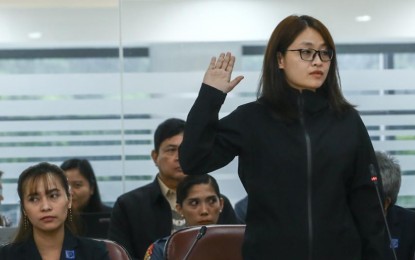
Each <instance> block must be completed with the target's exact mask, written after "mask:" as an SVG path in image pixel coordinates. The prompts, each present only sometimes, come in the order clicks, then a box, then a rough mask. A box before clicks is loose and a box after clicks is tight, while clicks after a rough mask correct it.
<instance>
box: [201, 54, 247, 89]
mask: <svg viewBox="0 0 415 260" xmlns="http://www.w3.org/2000/svg"><path fill="white" fill-rule="evenodd" d="M234 64H235V56H232V55H231V53H230V52H228V53H226V55H225V53H221V54H220V55H219V57H218V59H216V57H213V58H212V59H211V60H210V64H209V68H208V69H207V71H206V73H205V76H204V78H203V83H205V84H207V85H209V86H212V87H214V88H216V89H218V90H220V91H222V92H224V93H228V92H230V91H231V90H232V89H233V88H234V87H235V86H236V85H238V84H239V82H241V80H242V79H243V78H244V77H243V76H238V77H236V78H235V79H233V80H232V81H231V76H232V71H233V65H234Z"/></svg>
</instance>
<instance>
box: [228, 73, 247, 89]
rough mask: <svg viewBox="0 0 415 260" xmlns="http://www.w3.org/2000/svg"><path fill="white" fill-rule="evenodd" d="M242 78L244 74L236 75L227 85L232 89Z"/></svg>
mask: <svg viewBox="0 0 415 260" xmlns="http://www.w3.org/2000/svg"><path fill="white" fill-rule="evenodd" d="M243 79H244V76H238V77H236V78H234V79H233V80H232V81H231V82H229V86H230V87H231V89H233V88H234V87H236V85H238V84H239V82H241V81H242V80H243Z"/></svg>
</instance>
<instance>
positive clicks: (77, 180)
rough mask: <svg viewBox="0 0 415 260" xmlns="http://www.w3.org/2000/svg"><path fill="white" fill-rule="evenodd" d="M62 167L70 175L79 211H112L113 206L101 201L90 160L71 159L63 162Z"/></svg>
mask: <svg viewBox="0 0 415 260" xmlns="http://www.w3.org/2000/svg"><path fill="white" fill-rule="evenodd" d="M61 169H62V170H64V171H65V174H66V176H67V177H68V181H69V185H70V186H71V191H72V196H73V198H72V203H73V207H74V209H75V210H76V211H77V212H78V213H91V212H111V210H112V208H111V207H108V206H106V205H104V204H103V203H102V201H101V196H100V193H99V189H98V184H97V179H96V177H95V173H94V170H93V169H92V166H91V164H90V163H89V161H88V160H86V159H76V158H74V159H69V160H66V161H64V162H63V163H62V165H61Z"/></svg>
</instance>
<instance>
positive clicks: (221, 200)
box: [219, 198, 225, 212]
mask: <svg viewBox="0 0 415 260" xmlns="http://www.w3.org/2000/svg"><path fill="white" fill-rule="evenodd" d="M219 203H220V212H222V210H223V205H225V202H224V200H223V198H220V199H219Z"/></svg>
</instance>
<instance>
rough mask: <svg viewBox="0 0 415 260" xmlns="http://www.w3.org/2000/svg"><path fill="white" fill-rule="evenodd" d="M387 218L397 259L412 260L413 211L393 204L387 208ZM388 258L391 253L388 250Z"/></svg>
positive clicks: (414, 248) (414, 238) (414, 251)
mask: <svg viewBox="0 0 415 260" xmlns="http://www.w3.org/2000/svg"><path fill="white" fill-rule="evenodd" d="M386 218H387V220H388V224H389V229H390V233H391V237H392V241H393V244H394V245H395V246H396V247H395V253H396V256H397V257H398V260H413V259H414V256H415V212H413V211H411V210H408V209H404V208H402V207H399V206H397V205H394V206H392V207H390V208H389V209H388V214H387V217H386ZM388 251H389V252H388V253H387V255H388V258H387V259H388V260H389V259H390V260H393V259H394V258H393V253H392V251H391V250H388Z"/></svg>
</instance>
